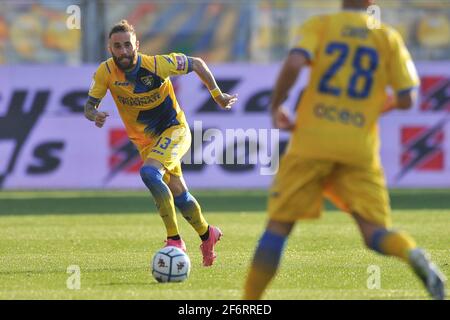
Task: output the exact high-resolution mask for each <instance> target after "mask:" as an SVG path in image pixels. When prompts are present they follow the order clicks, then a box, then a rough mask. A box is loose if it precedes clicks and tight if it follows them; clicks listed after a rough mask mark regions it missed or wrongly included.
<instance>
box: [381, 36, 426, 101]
mask: <svg viewBox="0 0 450 320" xmlns="http://www.w3.org/2000/svg"><path fill="white" fill-rule="evenodd" d="M390 45H391V48H390V49H391V50H390V53H391V55H390V57H389V60H388V68H387V71H388V82H389V85H390V86H391V87H392V89H393V90H394V91H395V92H396V93H397V94H401V93H403V92H407V91H409V90H411V89H414V88H416V87H418V86H419V84H420V79H419V76H418V74H417V70H416V67H415V65H414V62H413V60H412V58H411V55H410V53H409V51H408V49H407V48H406V46H405V43H404V42H403V39H402V37H401V36H400V34H399V33H398V32H397V31H395V30H391V34H390Z"/></svg>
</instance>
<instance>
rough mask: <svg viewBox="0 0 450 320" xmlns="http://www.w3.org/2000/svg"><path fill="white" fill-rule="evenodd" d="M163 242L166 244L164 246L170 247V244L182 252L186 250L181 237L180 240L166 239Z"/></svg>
mask: <svg viewBox="0 0 450 320" xmlns="http://www.w3.org/2000/svg"><path fill="white" fill-rule="evenodd" d="M165 243H166V245H165V246H166V247H170V246H172V247H177V248H179V249H181V250H183V251H184V252H186V244H185V243H184V241H183V239H180V240H173V239H167V240H166V241H165Z"/></svg>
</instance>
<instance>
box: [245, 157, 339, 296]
mask: <svg viewBox="0 0 450 320" xmlns="http://www.w3.org/2000/svg"><path fill="white" fill-rule="evenodd" d="M331 167H332V164H331V163H329V162H323V161H316V160H306V159H301V158H300V157H299V156H298V155H285V156H284V157H283V159H282V160H281V163H280V167H279V171H278V173H277V176H276V178H275V180H274V184H273V186H272V188H271V190H270V193H269V203H268V213H269V222H268V224H267V227H266V229H265V231H264V233H263V235H262V236H261V238H260V240H259V243H258V245H257V247H256V250H255V254H254V257H253V261H252V263H251V266H250V270H249V273H248V276H247V279H246V282H245V288H244V299H250V300H254V299H260V298H261V297H262V295H263V293H264V291H265V290H266V288H267V286H268V285H269V283H270V281H271V280H272V279H273V277H274V276H275V274H276V272H277V270H278V269H279V266H280V261H281V257H282V254H283V251H284V247H285V244H286V241H287V237H288V236H289V234H290V232H291V230H292V227H293V226H294V224H295V222H296V221H297V220H299V219H307V218H310V219H314V218H318V217H319V216H320V212H321V208H322V179H323V178H324V177H325V176H326V175H327V174H328V173H329V171H330V170H331Z"/></svg>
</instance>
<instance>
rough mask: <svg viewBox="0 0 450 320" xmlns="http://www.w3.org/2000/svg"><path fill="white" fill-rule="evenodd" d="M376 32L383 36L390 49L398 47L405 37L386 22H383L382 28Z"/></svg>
mask: <svg viewBox="0 0 450 320" xmlns="http://www.w3.org/2000/svg"><path fill="white" fill-rule="evenodd" d="M375 31H376V32H379V33H381V34H382V37H383V38H384V42H385V43H386V44H387V45H389V46H390V47H393V46H397V45H398V43H401V42H402V41H403V37H402V35H401V34H400V32H399V31H398V30H397V29H395V28H394V27H393V26H391V25H389V24H387V23H385V22H382V23H381V24H380V27H379V28H378V29H377V30H375Z"/></svg>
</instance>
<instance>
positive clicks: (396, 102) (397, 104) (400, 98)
mask: <svg viewBox="0 0 450 320" xmlns="http://www.w3.org/2000/svg"><path fill="white" fill-rule="evenodd" d="M416 100H417V92H416V90H411V91H408V92H405V93H401V94H399V95H397V97H395V98H394V97H393V96H388V98H387V100H386V103H385V105H384V106H383V110H382V111H381V112H382V113H387V112H389V111H392V110H394V109H399V110H408V109H410V108H411V107H412V106H413V105H414V103H415V102H416Z"/></svg>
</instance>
